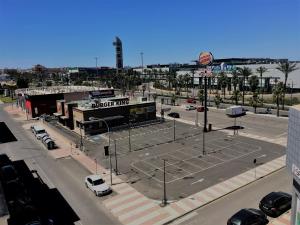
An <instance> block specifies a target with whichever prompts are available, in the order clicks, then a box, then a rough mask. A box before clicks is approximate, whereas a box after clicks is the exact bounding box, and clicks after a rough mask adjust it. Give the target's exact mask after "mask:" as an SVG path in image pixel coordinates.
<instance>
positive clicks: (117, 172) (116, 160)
mask: <svg viewBox="0 0 300 225" xmlns="http://www.w3.org/2000/svg"><path fill="white" fill-rule="evenodd" d="M114 143H115V162H116V175H118V174H119V171H118V159H117V141H116V139H115V140H114Z"/></svg>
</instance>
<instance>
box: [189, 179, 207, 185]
mask: <svg viewBox="0 0 300 225" xmlns="http://www.w3.org/2000/svg"><path fill="white" fill-rule="evenodd" d="M203 181H204V178H201V179H200V180H197V181H195V182H193V183H191V185H193V184H196V183H200V182H203Z"/></svg>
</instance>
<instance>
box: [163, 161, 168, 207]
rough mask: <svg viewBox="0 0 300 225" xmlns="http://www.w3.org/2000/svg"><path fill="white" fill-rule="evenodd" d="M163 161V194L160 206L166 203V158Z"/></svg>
mask: <svg viewBox="0 0 300 225" xmlns="http://www.w3.org/2000/svg"><path fill="white" fill-rule="evenodd" d="M163 161H164V196H163V200H162V206H166V205H167V203H168V200H167V190H166V160H165V159H163Z"/></svg>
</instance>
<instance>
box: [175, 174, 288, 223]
mask: <svg viewBox="0 0 300 225" xmlns="http://www.w3.org/2000/svg"><path fill="white" fill-rule="evenodd" d="M272 191H284V192H287V193H291V191H292V178H291V176H290V174H289V173H288V172H287V170H286V168H283V169H281V170H279V171H277V172H275V173H273V174H271V175H269V176H266V177H264V178H262V179H260V180H258V181H256V182H254V183H251V184H249V185H247V186H245V187H243V188H241V189H239V190H237V191H235V192H233V193H231V194H229V195H227V196H224V197H222V198H220V199H219V200H217V201H214V202H213V203H211V204H209V205H206V206H204V207H202V208H200V209H198V210H196V211H194V212H191V213H190V214H187V215H186V216H185V217H183V218H181V219H179V220H177V221H175V222H173V223H172V224H173V225H175V224H176V225H177V224H182V225H198V224H201V225H216V224H226V223H227V220H228V218H230V217H231V216H232V215H233V214H234V213H236V212H237V211H239V210H240V209H242V208H257V209H258V204H259V201H260V200H261V199H262V198H263V197H264V196H265V195H267V194H268V193H270V192H272Z"/></svg>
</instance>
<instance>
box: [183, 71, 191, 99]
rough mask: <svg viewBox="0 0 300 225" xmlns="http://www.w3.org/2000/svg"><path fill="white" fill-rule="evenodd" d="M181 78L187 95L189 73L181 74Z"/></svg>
mask: <svg viewBox="0 0 300 225" xmlns="http://www.w3.org/2000/svg"><path fill="white" fill-rule="evenodd" d="M183 80H184V86H185V91H186V96H188V91H189V83H190V80H191V77H190V75H189V74H188V73H186V74H185V75H184V76H183Z"/></svg>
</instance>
